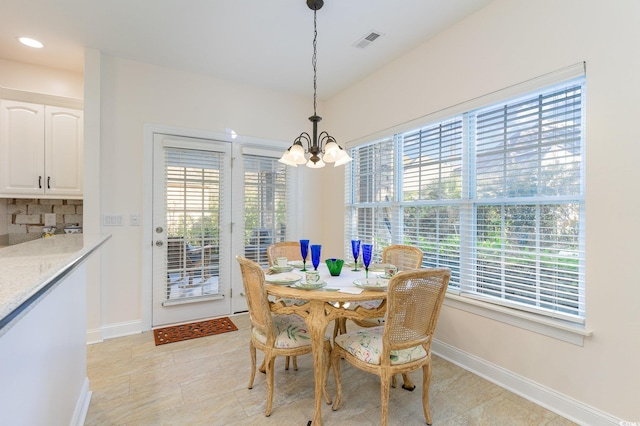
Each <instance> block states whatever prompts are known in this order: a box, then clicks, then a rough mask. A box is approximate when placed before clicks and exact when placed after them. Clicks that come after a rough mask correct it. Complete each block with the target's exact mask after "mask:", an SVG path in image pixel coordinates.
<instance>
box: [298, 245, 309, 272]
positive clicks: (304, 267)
mask: <svg viewBox="0 0 640 426" xmlns="http://www.w3.org/2000/svg"><path fill="white" fill-rule="evenodd" d="M300 254H301V255H302V269H301V270H302V271H306V270H307V256H308V255H309V240H300Z"/></svg>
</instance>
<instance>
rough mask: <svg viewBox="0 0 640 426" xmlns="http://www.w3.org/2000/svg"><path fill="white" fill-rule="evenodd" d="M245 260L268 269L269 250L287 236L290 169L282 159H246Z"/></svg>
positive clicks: (248, 157)
mask: <svg viewBox="0 0 640 426" xmlns="http://www.w3.org/2000/svg"><path fill="white" fill-rule="evenodd" d="M243 162H244V222H245V224H244V229H245V256H246V257H247V258H248V259H251V260H254V261H256V262H258V263H261V264H263V265H265V266H266V265H267V263H268V261H267V246H269V245H270V244H273V243H275V242H280V241H285V240H286V236H287V223H288V220H287V219H288V218H287V207H288V196H287V194H288V191H287V168H286V166H285V165H284V164H282V163H279V162H278V158H273V157H265V156H260V155H248V154H244V155H243Z"/></svg>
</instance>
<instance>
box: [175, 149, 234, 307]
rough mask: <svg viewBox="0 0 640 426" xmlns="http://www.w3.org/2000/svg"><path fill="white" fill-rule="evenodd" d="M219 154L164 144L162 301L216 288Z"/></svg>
mask: <svg viewBox="0 0 640 426" xmlns="http://www.w3.org/2000/svg"><path fill="white" fill-rule="evenodd" d="M222 160H223V154H222V153H219V152H209V151H200V150H190V149H180V148H167V149H166V150H165V167H166V214H167V217H166V224H167V282H166V295H165V300H173V299H184V298H197V297H199V296H208V295H215V294H218V292H219V287H218V279H219V271H220V263H219V253H220V250H219V248H220V227H219V225H220V206H221V203H222V201H223V200H222V191H221V189H222V185H223V179H222V173H221V165H222Z"/></svg>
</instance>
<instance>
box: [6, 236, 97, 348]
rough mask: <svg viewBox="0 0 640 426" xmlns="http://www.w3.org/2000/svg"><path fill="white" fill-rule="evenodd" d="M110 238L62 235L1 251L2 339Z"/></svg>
mask: <svg viewBox="0 0 640 426" xmlns="http://www.w3.org/2000/svg"><path fill="white" fill-rule="evenodd" d="M109 238H110V235H90V234H60V235H55V236H53V237H48V238H41V239H38V240H35V241H29V242H26V243H22V244H16V245H12V246H7V247H4V248H0V335H2V334H4V332H5V331H6V330H5V328H8V327H9V326H10V325H11V323H12V322H13V321H15V320H17V319H18V318H19V317H20V316H21V315H24V313H26V312H27V311H28V310H29V309H30V307H31V306H32V305H33V304H35V303H37V301H38V299H39V298H41V297H43V296H44V295H45V294H46V293H47V292H49V291H51V289H52V288H54V287H55V284H56V283H57V282H58V281H59V280H60V279H62V278H63V277H64V276H65V275H66V274H68V273H69V272H71V271H72V270H73V269H74V268H75V267H76V266H77V265H79V264H80V263H81V262H82V261H84V260H85V259H86V258H87V257H88V256H89V255H90V254H91V253H92V252H93V251H94V250H95V249H97V248H98V247H100V246H101V245H102V244H103V243H104V242H105V241H107V240H108V239H109Z"/></svg>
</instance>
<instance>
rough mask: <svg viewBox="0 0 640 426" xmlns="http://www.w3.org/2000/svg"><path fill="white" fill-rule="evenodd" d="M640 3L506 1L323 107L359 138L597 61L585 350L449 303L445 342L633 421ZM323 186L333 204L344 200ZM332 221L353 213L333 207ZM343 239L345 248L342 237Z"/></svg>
mask: <svg viewBox="0 0 640 426" xmlns="http://www.w3.org/2000/svg"><path fill="white" fill-rule="evenodd" d="M638 22H640V2H638V1H636V0H615V1H610V2H602V1H600V0H588V1H585V0H560V1H559V0H537V1H527V2H525V1H513V0H496V1H495V2H493V3H491V4H490V5H489V6H488V7H486V8H485V9H483V10H481V11H479V12H478V13H476V14H474V15H472V16H470V17H469V18H468V19H466V20H465V21H463V22H461V23H459V24H458V25H456V26H454V27H452V28H450V29H449V30H447V31H446V32H444V33H442V34H440V35H438V36H437V37H435V38H433V39H432V40H430V41H428V42H426V43H424V44H423V45H422V46H420V47H419V48H417V49H416V50H414V51H413V52H411V53H409V54H408V55H406V56H404V57H402V58H400V59H398V60H396V61H394V62H393V63H390V64H389V65H388V66H386V67H385V68H384V69H382V70H380V71H378V72H376V73H375V74H374V75H372V76H370V77H369V78H367V79H365V80H363V81H361V82H360V83H358V84H356V85H354V86H352V87H351V88H349V89H348V90H346V91H344V92H343V93H341V94H340V95H339V96H336V97H335V98H334V99H332V100H330V101H329V102H328V103H327V105H326V106H325V110H327V111H328V112H329V113H328V114H326V117H325V120H324V121H326V122H327V123H331V126H332V132H333V133H332V134H336V135H341V138H342V140H355V139H358V138H361V137H363V136H366V135H369V134H372V133H375V132H378V131H381V130H383V129H385V128H389V127H392V126H394V125H398V124H401V123H404V122H406V121H410V120H413V119H416V118H418V117H421V116H424V115H427V114H430V113H434V112H436V111H439V110H441V109H443V108H447V107H451V106H454V105H456V104H458V103H460V102H464V101H467V100H471V99H473V98H475V97H478V96H481V95H484V94H487V93H490V92H493V91H495V90H499V89H501V88H505V87H508V86H510V85H513V84H516V83H519V82H522V81H525V80H528V79H530V78H533V77H536V76H539V75H542V74H545V73H548V72H550V71H554V70H557V69H561V68H563V67H566V66H569V65H571V64H574V63H577V62H580V61H586V62H587V88H586V99H587V101H586V102H587V111H586V120H587V121H586V144H587V148H586V151H587V154H586V155H587V156H586V163H587V176H586V180H587V201H586V208H587V214H586V216H587V227H586V246H587V249H586V253H587V254H586V265H587V267H586V286H587V287H586V297H587V306H586V312H587V328H588V329H591V330H593V336H592V337H590V338H586V339H585V342H584V346H578V345H573V344H570V343H565V342H562V341H560V340H555V339H552V338H549V337H545V336H542V335H539V334H536V333H533V332H529V331H525V330H523V329H519V328H516V327H513V326H510V325H507V324H503V323H500V322H497V321H493V320H490V319H487V318H483V317H480V316H476V315H472V314H470V313H466V312H463V311H460V310H457V309H454V308H451V307H445V308H444V309H443V311H442V316H441V319H440V322H439V325H438V331H437V334H436V337H437V338H438V339H439V340H440V341H442V342H444V343H446V344H448V345H452V346H453V347H455V348H457V349H459V350H461V351H464V352H466V353H468V354H470V355H471V356H475V357H479V358H480V359H482V360H484V361H486V362H488V363H492V364H495V365H496V366H498V367H500V368H503V369H506V370H508V371H509V372H511V373H512V374H515V375H520V376H522V377H525V378H526V379H528V380H530V381H532V382H534V383H538V384H540V385H542V386H546V387H548V388H550V389H552V390H554V391H556V392H559V393H560V394H564V395H566V396H568V397H569V398H573V399H575V400H577V401H579V402H581V403H583V404H587V405H588V406H591V407H594V408H596V409H597V410H601V411H602V412H605V413H609V414H611V415H613V416H616V417H618V418H620V419H623V420H627V421H635V422H637V421H640V396H639V395H640V392H639V391H638V383H640V368H638V363H637V358H638V354H639V353H640V339H639V338H638V331H637V330H640V309H638V303H639V301H640V285H639V281H638V278H637V262H638V257H639V254H640V252H639V249H638V241H640V221H639V220H638V218H639V217H640V201H639V200H638V199H637V197H634V194H635V192H636V191H635V186H636V184H637V183H638V182H640V167H639V166H638V159H640V140H639V138H638V131H637V130H635V122H636V121H637V119H638V112H639V110H638V107H637V100H638V99H640V79H639V78H638V76H640V55H639V54H638V46H639V42H640V25H638ZM330 197H331V194H330V193H328V192H325V200H326V201H327V203H326V204H327V205H331V206H333V205H335V204H337V203H342V200H343V195H342V194H341V193H340V192H339V191H337V192H336V193H335V195H334V196H333V197H332V198H330ZM324 213H325V216H326V217H327V218H329V220H330V221H331V222H338V221H341V220H342V214H343V212H341V211H338V209H329V208H327V209H325V212H324ZM338 237H340V235H336V241H335V242H334V244H338V243H340V244H341V243H342V242H341V241H338V240H337V238H338Z"/></svg>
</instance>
